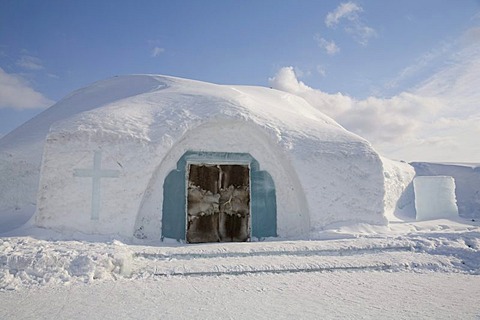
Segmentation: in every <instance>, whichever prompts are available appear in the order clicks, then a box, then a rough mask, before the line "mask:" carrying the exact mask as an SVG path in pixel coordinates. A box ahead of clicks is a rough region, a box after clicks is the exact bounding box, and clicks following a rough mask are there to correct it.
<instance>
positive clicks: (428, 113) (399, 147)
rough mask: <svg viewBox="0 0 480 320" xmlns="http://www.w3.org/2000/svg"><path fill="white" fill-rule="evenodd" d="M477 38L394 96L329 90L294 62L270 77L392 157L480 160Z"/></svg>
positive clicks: (479, 53)
mask: <svg viewBox="0 0 480 320" xmlns="http://www.w3.org/2000/svg"><path fill="white" fill-rule="evenodd" d="M477 43H478V42H476V41H473V40H472V42H471V43H470V45H469V46H466V47H463V48H461V50H459V51H458V52H457V54H456V55H455V57H456V60H454V61H455V63H452V64H449V65H445V67H444V68H443V69H442V70H440V71H438V72H436V73H435V74H433V75H432V76H431V77H429V78H428V79H427V80H425V81H424V82H422V83H421V85H419V86H417V87H415V88H412V89H411V90H410V91H404V92H401V93H399V94H397V95H395V96H393V97H391V98H378V97H368V98H366V99H364V100H357V99H354V98H352V97H349V96H347V95H344V94H341V93H336V94H329V93H325V92H322V91H321V90H316V89H313V88H311V87H309V86H308V85H306V84H305V83H303V82H302V81H299V80H298V79H297V77H296V75H295V72H294V69H293V68H292V67H285V68H282V69H280V70H279V71H278V72H277V74H276V75H275V76H274V77H273V78H270V79H269V81H270V85H271V86H272V87H273V88H275V89H279V90H283V91H287V92H290V93H293V94H296V95H299V96H301V97H303V98H304V99H305V100H307V101H308V102H310V104H312V105H313V106H314V107H316V108H317V109H319V110H320V111H322V112H324V113H325V114H327V115H329V116H330V117H332V118H334V119H335V120H337V122H339V123H340V124H341V125H342V126H344V127H345V128H346V129H347V130H350V131H352V132H354V133H357V134H359V135H360V136H362V137H364V138H366V139H367V140H369V141H370V142H371V143H372V144H373V146H374V147H375V148H376V149H377V150H378V151H380V152H381V153H382V154H384V155H386V156H388V157H391V158H395V159H403V160H407V161H415V160H420V161H451V162H479V163H480V143H478V137H480V90H478V88H480V77H478V75H479V74H480V43H478V44H477Z"/></svg>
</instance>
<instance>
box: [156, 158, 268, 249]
mask: <svg viewBox="0 0 480 320" xmlns="http://www.w3.org/2000/svg"><path fill="white" fill-rule="evenodd" d="M162 213H163V216H162V238H172V239H177V240H185V241H187V242H191V243H193V242H217V241H248V240H250V239H251V238H252V237H255V238H265V237H276V236H277V204H276V192H275V185H274V182H273V179H272V178H271V176H270V174H269V173H268V172H266V171H261V170H260V168H259V164H258V162H257V161H256V160H255V159H254V158H253V157H252V156H251V155H250V154H248V153H229V152H194V151H188V152H186V153H185V154H184V155H183V156H182V157H181V158H180V160H179V161H178V162H177V168H176V170H173V171H171V172H170V173H169V174H168V175H167V177H166V178H165V181H164V186H163V205H162Z"/></svg>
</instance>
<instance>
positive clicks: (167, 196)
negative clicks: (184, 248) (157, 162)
mask: <svg viewBox="0 0 480 320" xmlns="http://www.w3.org/2000/svg"><path fill="white" fill-rule="evenodd" d="M189 163H196V164H201V163H208V164H242V165H245V164H248V165H249V167H250V183H251V186H250V207H251V212H250V219H251V237H255V238H257V239H263V238H266V237H276V236H277V200H276V192H275V184H274V182H273V179H272V177H271V176H270V174H269V173H268V172H267V171H261V170H260V166H259V164H258V161H257V160H255V158H253V157H252V156H251V155H250V154H249V153H232V152H196V151H187V152H186V153H184V154H183V156H182V157H181V158H180V160H178V162H177V168H176V169H175V170H172V171H170V173H169V174H168V175H167V177H166V178H165V181H164V184H163V206H162V239H163V238H171V239H177V240H179V241H183V240H185V237H186V218H187V214H186V189H187V188H186V181H187V177H186V172H187V166H188V164H189Z"/></svg>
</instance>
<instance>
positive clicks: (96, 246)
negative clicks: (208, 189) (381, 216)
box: [0, 231, 480, 290]
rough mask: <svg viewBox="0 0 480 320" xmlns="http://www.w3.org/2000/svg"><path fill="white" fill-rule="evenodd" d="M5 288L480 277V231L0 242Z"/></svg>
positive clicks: (0, 272) (17, 239)
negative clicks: (295, 277)
mask: <svg viewBox="0 0 480 320" xmlns="http://www.w3.org/2000/svg"><path fill="white" fill-rule="evenodd" d="M0 251H1V252H2V254H1V255H0V289H2V290H14V289H16V288H18V287H31V286H38V285H46V284H59V283H64V284H67V283H79V282H86V283H88V282H92V281H99V280H109V279H111V280H117V279H118V278H133V279H140V278H150V277H166V276H177V277H178V276H181V277H185V276H219V275H243V274H257V273H276V274H279V273H306V272H325V271H345V270H347V271H382V270H384V271H390V272H392V271H405V270H414V271H442V272H455V273H459V272H461V273H466V274H480V234H479V232H477V231H472V232H463V233H439V234H428V235H418V236H409V237H397V238H367V237H365V238H363V237H362V238H355V239H342V240H330V241H275V242H251V243H210V244H199V245H180V244H176V245H170V246H162V247H157V246H135V245H125V244H123V243H121V242H119V241H113V242H111V243H101V242H99V243H93V242H92V243H90V242H79V241H45V240H36V239H33V238H30V237H15V238H3V239H0Z"/></svg>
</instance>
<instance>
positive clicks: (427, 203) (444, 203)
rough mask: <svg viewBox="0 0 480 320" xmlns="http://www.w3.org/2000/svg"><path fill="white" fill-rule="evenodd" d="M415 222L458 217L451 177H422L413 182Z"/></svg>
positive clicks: (453, 182) (453, 184)
mask: <svg viewBox="0 0 480 320" xmlns="http://www.w3.org/2000/svg"><path fill="white" fill-rule="evenodd" d="M413 185H414V189H415V209H416V211H417V220H433V219H441V218H456V217H458V209H457V203H456V200H455V181H454V179H453V178H452V177H445V176H436V177H433V176H422V177H416V178H415V179H414V180H413Z"/></svg>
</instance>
